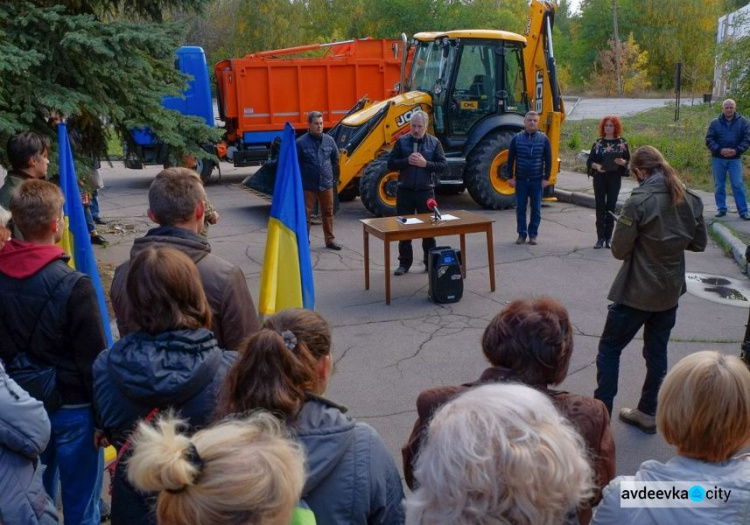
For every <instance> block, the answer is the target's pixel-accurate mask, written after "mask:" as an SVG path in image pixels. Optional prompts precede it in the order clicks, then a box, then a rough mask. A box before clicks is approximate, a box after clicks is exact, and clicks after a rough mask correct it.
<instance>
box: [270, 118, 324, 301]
mask: <svg viewBox="0 0 750 525" xmlns="http://www.w3.org/2000/svg"><path fill="white" fill-rule="evenodd" d="M314 307H315V289H314V286H313V273H312V264H311V263H310V244H309V242H308V239H307V215H306V212H305V197H304V194H303V192H302V175H301V174H300V171H299V164H298V162H297V143H296V140H295V137H294V128H293V127H292V125H291V124H290V123H289V122H287V123H286V125H285V126H284V134H283V136H282V141H281V153H280V154H279V164H278V169H277V175H276V185H275V187H274V190H273V201H272V204H271V217H270V218H269V219H268V236H267V237H266V255H265V257H264V259H263V271H262V272H261V279H260V300H259V306H258V311H259V312H260V313H261V314H267V315H270V314H274V313H276V312H278V311H280V310H283V309H284V308H308V309H310V310H312V309H313V308H314Z"/></svg>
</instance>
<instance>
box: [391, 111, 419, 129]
mask: <svg viewBox="0 0 750 525" xmlns="http://www.w3.org/2000/svg"><path fill="white" fill-rule="evenodd" d="M420 109H421V108H419V107H416V108H414V109H410V110H409V111H407V112H406V113H404V114H403V115H401V116H400V117H398V119H397V120H396V127H399V128H400V127H402V126H405V125H406V123H407V122H409V120H411V116H412V115H413V114H414V113H415V112H416V111H419V110H420Z"/></svg>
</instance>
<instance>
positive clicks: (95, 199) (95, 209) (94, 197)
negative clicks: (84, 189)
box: [89, 190, 99, 220]
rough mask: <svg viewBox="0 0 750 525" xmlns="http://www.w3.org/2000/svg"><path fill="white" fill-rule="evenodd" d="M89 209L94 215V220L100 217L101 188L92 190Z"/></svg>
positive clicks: (92, 215)
mask: <svg viewBox="0 0 750 525" xmlns="http://www.w3.org/2000/svg"><path fill="white" fill-rule="evenodd" d="M89 209H90V210H91V217H93V219H94V220H96V219H98V218H99V190H94V191H92V192H91V203H90V204H89Z"/></svg>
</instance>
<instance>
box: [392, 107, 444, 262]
mask: <svg viewBox="0 0 750 525" xmlns="http://www.w3.org/2000/svg"><path fill="white" fill-rule="evenodd" d="M428 120H429V119H428V117H427V113H425V112H424V111H421V110H418V111H415V112H414V113H413V114H412V116H411V120H410V126H411V133H410V134H408V135H404V136H402V137H399V139H398V140H397V141H396V144H395V145H394V146H393V149H392V150H391V154H390V155H389V156H388V169H389V170H398V171H399V175H398V190H397V192H396V212H397V213H398V214H399V215H411V214H413V213H427V212H428V211H430V210H429V208H428V207H427V199H429V198H430V197H432V188H433V186H434V184H433V180H432V177H433V174H438V173H441V172H443V171H445V170H446V168H447V167H448V162H447V161H446V160H445V153H443V146H442V145H441V144H440V141H439V140H438V139H436V138H435V137H433V136H432V135H428V134H427V124H428ZM434 247H435V238H434V237H428V238H424V239H422V251H423V252H424V256H423V260H424V267H425V271H427V256H428V254H429V252H430V250H431V249H432V248H434ZM413 261H414V253H413V251H412V247H411V241H399V243H398V262H399V266H398V268H396V271H395V272H394V273H393V274H394V275H404V274H405V273H406V272H408V271H409V268H411V264H412V262H413Z"/></svg>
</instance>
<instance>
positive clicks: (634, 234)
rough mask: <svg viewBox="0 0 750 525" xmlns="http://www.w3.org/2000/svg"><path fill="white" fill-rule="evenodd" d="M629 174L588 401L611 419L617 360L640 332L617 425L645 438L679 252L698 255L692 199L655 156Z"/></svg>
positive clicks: (641, 156)
mask: <svg viewBox="0 0 750 525" xmlns="http://www.w3.org/2000/svg"><path fill="white" fill-rule="evenodd" d="M630 172H631V174H632V175H633V176H634V177H635V178H636V180H637V181H638V183H639V184H640V187H639V188H635V189H634V190H633V192H632V193H631V195H630V197H629V198H628V200H627V201H626V202H625V205H624V206H623V207H622V213H620V218H619V219H618V221H617V227H616V228H615V234H614V237H613V238H612V255H614V256H615V258H616V259H620V260H621V261H623V263H622V267H621V268H620V272H619V273H618V274H617V277H616V278H615V281H614V283H612V288H611V289H610V291H609V297H608V298H609V300H610V301H612V304H611V305H610V306H609V313H608V314H607V322H606V324H605V325H604V331H603V332H602V337H601V339H600V340H599V352H598V355H597V357H596V369H597V372H596V381H597V388H596V391H595V392H594V397H595V398H597V399H600V400H601V401H603V402H604V404H605V405H606V406H607V409H608V410H609V412H610V414H611V413H612V405H613V402H614V398H615V395H616V394H617V382H618V376H619V370H620V354H621V353H622V351H623V349H624V348H625V347H626V346H627V345H628V344H629V343H630V341H632V340H633V338H634V337H635V334H636V333H637V332H638V330H640V329H641V327H644V329H643V357H644V359H645V360H646V380H645V382H644V383H643V390H642V392H641V399H640V401H639V403H638V406H637V408H623V409H622V410H620V419H621V420H622V421H624V422H625V423H627V424H629V425H634V426H636V427H638V428H640V429H641V430H642V431H644V432H646V433H647V434H654V433H655V432H656V420H655V417H654V415H655V414H656V404H657V394H658V392H659V386H660V385H661V382H662V379H664V375H665V374H666V373H667V343H668V341H669V335H670V333H671V332H672V327H673V326H674V324H675V320H676V318H677V303H678V301H679V299H680V296H681V295H682V294H684V293H685V288H686V284H685V250H690V251H694V252H702V251H703V250H705V249H706V242H707V235H706V225H705V223H704V222H703V203H702V202H701V199H700V197H698V196H697V195H696V194H694V193H693V192H691V191H690V190H687V189H685V185H684V184H683V183H682V181H681V180H680V179H679V178H678V177H677V173H676V172H675V170H674V168H672V166H670V165H669V163H668V162H667V161H666V160H664V157H663V156H662V154H661V153H660V152H659V150H657V149H656V148H653V147H651V146H643V147H642V148H638V149H637V150H636V152H635V153H634V154H633V156H632V158H631V159H630Z"/></svg>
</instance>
